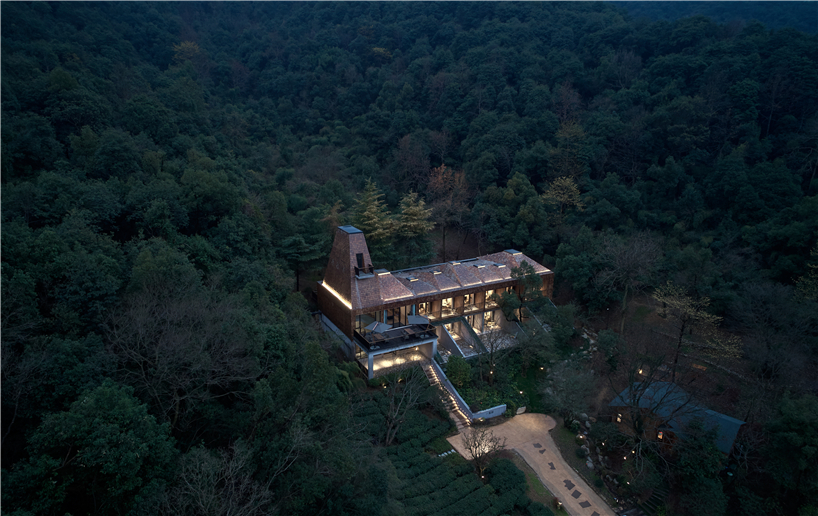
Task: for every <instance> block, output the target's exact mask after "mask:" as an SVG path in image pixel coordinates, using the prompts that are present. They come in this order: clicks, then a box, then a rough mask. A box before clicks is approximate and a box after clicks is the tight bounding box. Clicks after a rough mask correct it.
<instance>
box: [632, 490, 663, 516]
mask: <svg viewBox="0 0 818 516" xmlns="http://www.w3.org/2000/svg"><path fill="white" fill-rule="evenodd" d="M669 494H670V491H669V490H668V489H667V487H664V486H662V487H657V488H654V489H653V493H652V494H651V497H650V498H648V499H647V500H645V501H644V502H642V503H640V504H639V508H640V509H642V510H643V511H645V513H647V514H650V515H651V516H653V515H655V514H657V513H658V512H659V508H660V507H662V506H663V505H664V504H665V500H667V497H668V495H669Z"/></svg>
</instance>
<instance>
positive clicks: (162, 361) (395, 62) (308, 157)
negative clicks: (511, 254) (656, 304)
mask: <svg viewBox="0 0 818 516" xmlns="http://www.w3.org/2000/svg"><path fill="white" fill-rule="evenodd" d="M812 5H814V4H812ZM754 17H756V18H758V19H761V22H757V21H753V22H747V23H744V22H731V23H729V24H721V23H717V22H715V21H713V20H711V19H710V18H707V17H704V16H693V17H686V18H680V19H676V20H673V21H667V20H658V21H650V20H648V19H646V18H638V19H637V18H635V17H633V16H631V15H630V14H628V11H627V10H626V9H625V8H624V7H622V6H617V5H616V4H613V3H595V2H577V3H571V2H558V3H534V2H531V3H528V2H526V3H512V2H498V3H490V2H479V3H467V2H456V3H445V2H434V3H431V2H429V3H414V2H407V3H392V2H388V3H374V2H373V3H355V2H344V3H340V2H339V3H334V2H319V3H307V2H298V3H285V2H265V3H246V2H223V3H207V2H179V3H175V2H157V3H136V2H115V3H114V2H111V3H108V2H94V3H82V2H53V3H46V2H3V3H2V77H0V80H2V90H1V93H2V162H1V163H0V167H1V168H0V170H1V171H2V191H3V203H2V387H3V389H2V439H3V440H2V468H3V474H2V477H3V486H2V487H3V489H2V502H3V506H4V507H3V508H4V510H5V511H6V512H8V513H9V514H17V515H24V514H65V513H71V514H124V513H134V514H139V513H145V514H157V513H162V514H205V513H206V514H227V513H231V514H233V513H236V514H262V513H280V514H304V515H318V514H326V515H330V514H334V515H335V514H337V515H342V514H367V515H372V516H375V515H378V514H407V515H408V514H432V513H437V514H456V512H455V511H454V509H453V507H454V506H447V505H445V503H448V502H445V500H443V501H441V500H440V499H439V498H434V501H435V502H434V503H438V505H433V504H432V501H431V500H432V499H431V498H430V501H429V502H428V504H427V503H424V504H420V503H415V502H412V500H415V499H416V498H418V497H419V495H418V494H417V493H414V494H412V491H411V489H409V488H408V487H406V485H408V484H407V482H409V480H411V479H412V478H414V477H413V475H415V474H416V473H417V474H419V473H418V472H419V471H421V470H422V469H423V468H426V467H427V465H426V464H427V462H428V456H426V454H423V453H419V454H416V453H415V452H416V448H417V447H418V446H421V447H422V446H424V445H426V443H428V442H432V441H433V440H434V439H435V438H437V437H439V436H440V435H442V433H441V432H444V430H446V429H445V428H442V427H441V428H442V429H441V428H438V426H436V425H437V423H435V421H436V420H435V419H434V418H435V417H437V416H436V415H435V414H437V412H440V407H439V406H438V405H439V403H438V402H437V401H435V399H434V396H430V397H429V400H428V402H426V404H425V405H420V406H419V407H420V408H423V410H424V412H421V411H420V409H418V410H417V411H415V412H413V413H412V415H411V417H409V419H407V421H408V422H407V423H404V425H405V427H406V428H405V429H404V430H403V432H402V433H401V432H400V431H399V432H398V434H397V442H398V443H399V444H397V445H393V446H388V447H387V446H384V445H383V444H384V443H383V439H382V434H383V425H384V424H385V423H384V421H383V420H382V418H381V420H379V417H380V416H379V414H381V412H382V410H381V409H382V408H383V406H384V404H385V403H386V404H388V400H387V397H388V394H385V393H381V392H380V390H375V392H374V393H373V392H372V390H371V389H369V390H367V388H366V387H365V386H364V385H361V384H363V382H362V381H361V380H360V379H359V377H358V376H357V374H356V369H355V366H354V365H352V364H348V363H344V362H343V361H342V357H341V356H340V353H339V352H338V345H337V342H336V341H335V340H334V339H333V338H330V337H329V336H328V335H325V334H324V333H323V332H321V331H320V329H319V327H318V326H317V324H316V323H315V321H314V318H313V317H311V315H310V313H311V311H312V310H315V306H314V304H312V303H313V298H312V296H311V294H312V292H313V290H314V289H315V283H314V282H315V280H317V279H320V278H321V268H322V267H323V266H324V264H325V261H326V258H327V255H328V253H329V249H330V245H331V238H332V235H333V230H334V228H335V226H337V225H338V224H341V223H345V224H348V223H351V224H355V225H356V226H358V227H360V228H361V229H363V230H364V231H365V233H366V235H367V240H368V241H369V243H370V248H371V251H372V256H373V259H376V260H377V261H378V262H379V263H375V266H376V267H377V266H384V267H390V268H397V267H405V266H410V265H417V264H421V263H428V262H431V261H433V260H435V259H437V260H446V259H452V258H454V257H458V258H460V257H463V258H465V257H468V256H466V253H468V252H470V251H472V250H475V251H477V252H480V253H484V252H491V251H494V250H501V249H508V248H515V249H518V250H520V251H522V252H524V253H526V254H527V255H528V256H530V257H532V258H533V259H535V260H538V261H540V262H541V263H543V264H545V265H546V266H548V267H550V268H552V269H553V270H554V271H555V273H556V276H557V286H556V292H555V299H554V302H555V303H557V305H560V306H561V307H562V306H563V305H564V306H569V307H570V308H569V309H567V310H565V309H563V310H562V311H561V313H562V314H566V313H569V314H573V316H572V317H573V318H575V320H576V327H577V328H579V327H580V326H583V325H587V326H588V327H589V328H590V327H594V328H596V329H601V328H603V327H605V328H608V327H610V328H611V329H614V330H616V334H617V335H618V336H617V337H616V338H614V340H613V341H611V340H609V341H608V342H609V343H610V342H614V344H611V347H609V348H607V351H606V352H607V353H608V365H609V366H610V368H611V369H615V367H613V366H612V365H611V364H612V363H613V362H615V360H612V359H613V358H615V357H616V356H617V352H615V351H612V350H613V349H614V348H617V347H618V348H617V349H619V350H620V352H621V353H624V352H625V351H626V350H628V349H633V346H634V345H635V344H633V342H635V341H638V340H639V339H640V338H644V335H643V332H642V333H640V331H641V330H640V323H639V321H638V318H635V317H633V316H632V314H633V310H634V306H635V305H636V304H638V303H640V302H643V301H644V300H645V299H654V298H652V297H650V295H651V294H652V293H653V292H654V290H655V291H656V292H658V293H659V294H658V295H659V297H658V298H656V299H667V297H665V298H662V297H661V295H668V294H673V293H676V298H675V299H677V300H678V299H690V300H694V301H697V302H699V304H698V305H697V306H701V307H703V310H705V311H707V313H708V314H709V315H710V316H712V318H711V319H709V320H710V321H711V322H713V323H714V324H716V325H717V326H718V330H719V331H720V332H725V333H728V334H729V335H730V336H731V339H732V340H731V342H732V344H731V345H732V346H733V348H732V349H734V350H736V352H735V353H722V358H724V359H725V360H729V361H730V362H723V363H720V364H722V367H727V366H729V367H730V368H731V370H738V371H739V372H740V374H741V376H742V378H744V379H745V380H746V381H745V382H744V383H743V384H742V385H743V387H742V388H741V389H736V391H735V392H736V394H735V396H734V397H733V398H731V401H730V402H729V403H728V406H727V407H726V408H723V409H722V410H724V411H728V412H729V411H731V410H732V411H733V412H732V413H731V415H733V416H735V417H737V418H740V419H742V420H744V421H747V422H748V427H751V429H752V432H751V438H748V439H747V440H746V442H745V446H744V447H742V448H741V450H743V451H744V454H743V455H742V456H741V457H739V458H731V461H732V462H731V464H733V465H734V467H735V468H736V469H734V470H733V471H735V475H733V473H731V474H730V478H729V479H727V478H726V477H723V476H719V468H720V466H719V464H716V465H715V466H714V467H711V469H709V470H706V471H705V470H702V469H697V467H695V466H693V465H692V463H694V462H696V460H697V459H696V456H695V455H691V457H693V459H690V461H689V463H684V461H682V460H680V462H676V463H674V464H675V465H674V468H675V469H673V470H672V471H673V473H671V474H670V476H669V477H668V478H669V482H670V483H671V484H672V485H673V486H674V489H677V490H678V491H679V492H682V493H685V492H687V493H695V494H696V496H700V497H701V499H703V500H706V501H713V500H715V501H714V502H713V503H708V504H707V506H706V507H694V506H692V505H685V504H684V503H682V502H680V503H678V504H676V505H675V506H674V510H676V511H679V512H680V513H685V512H686V513H687V514H719V516H721V515H723V514H757V513H760V512H764V513H767V514H800V515H801V516H804V515H808V514H809V515H812V514H816V511H818V509H816V507H815V505H816V504H815V503H814V501H815V500H816V499H818V455H817V454H816V453H818V452H816V450H818V398H816V394H818V376H816V374H815V370H816V367H818V304H817V303H818V177H816V172H818V37H816V36H815V35H814V34H807V33H804V32H800V31H798V30H795V29H791V28H776V29H771V28H769V27H767V26H765V25H764V24H763V23H762V22H765V20H764V19H763V17H762V16H761V15H755V16H754ZM813 32H814V31H813ZM435 254H436V256H435ZM663 288H664V289H665V290H662V289H663ZM664 306H665V307H667V306H668V304H665V305H664ZM670 306H672V302H671V303H670ZM612 314H613V315H612ZM667 320H668V321H670V320H671V317H670V316H668V318H667ZM571 326H572V325H571V324H569V325H568V328H569V333H570V331H571ZM684 334H685V327H684V326H682V329H681V333H679V338H678V342H679V348H681V346H682V337H683V335H684ZM608 335H609V336H610V333H609V334H608ZM575 337H576V336H575ZM555 338H556V337H555ZM576 339H578V337H576V338H575V340H574V342H576ZM617 339H619V341H618V343H616V340H617ZM736 339H737V340H736ZM736 342H738V344H736ZM552 344H553V343H552ZM566 345H567V346H570V345H571V344H570V339H567V338H566ZM629 346H631V347H629ZM679 348H677V351H676V359H677V360H678V358H679V351H678V349H679ZM620 362H621V363H625V362H626V359H625V358H624V357H623V358H622V359H621V360H620ZM725 364H726V365H725ZM350 366H352V367H350ZM620 370H621V368H620ZM602 373H603V371H602V370H601V369H596V374H597V375H600V374H602ZM674 373H675V371H674ZM601 381H602V380H601ZM386 390H388V389H385V391H386ZM722 390H724V389H723V388H722ZM390 392H391V391H390ZM731 392H732V391H731ZM379 407H380V408H379ZM379 411H380V412H379ZM443 414H444V415H445V411H443ZM429 418H431V419H429ZM424 425H425V426H424ZM412 428H414V429H415V430H417V432H421V433H422V435H424V436H425V437H424V438H422V439H421V438H417V437H416V436H415V434H413V433H412V432H410V429H412ZM418 429H420V430H418ZM424 429H425V430H424ZM702 449H706V448H702ZM424 461H427V462H424ZM401 464H403V465H405V466H406V468H410V467H411V468H414V469H411V472H412V473H411V474H409V473H405V472H404V470H403V469H401V468H402V467H403V466H401ZM432 467H437V466H433V465H432V464H431V463H429V465H428V468H432ZM440 467H441V468H443V466H440ZM445 467H446V468H449V469H446V471H442V472H438V474H439V475H444V476H442V477H438V478H437V480H438V481H440V478H446V479H449V481H454V479H458V480H457V482H455V484H457V485H459V486H461V487H462V488H463V489H464V490H465V489H471V490H472V491H473V492H475V493H477V492H479V493H481V495H480V496H482V498H480V500H481V501H480V502H479V503H480V504H483V505H480V506H479V507H469V508H465V509H462V510H463V511H466V512H463V514H480V513H485V514H497V515H499V514H545V513H544V512H542V513H538V512H536V511H537V510H539V509H536V508H535V504H533V503H532V504H531V505H528V502H527V501H525V500H523V498H524V497H520V498H518V493H517V492H516V491H514V489H516V487H515V488H512V487H504V486H511V485H516V484H514V482H516V481H517V480H516V478H517V477H515V476H514V475H516V473H515V472H514V471H511V470H513V468H511V469H509V468H508V467H507V464H505V463H500V464H499V465H497V466H495V471H493V472H491V471H490V473H489V475H488V476H489V480H487V481H486V482H491V484H486V485H488V486H489V487H488V488H486V487H485V486H483V485H482V483H481V482H480V481H479V479H477V477H474V478H471V476H469V475H466V473H465V471H466V470H468V467H465V466H463V464H457V463H452V465H449V466H445ZM464 468H465V469H464ZM444 469H445V468H444ZM406 471H410V470H409V469H407V470H406ZM423 471H426V470H423ZM435 471H438V470H435ZM509 478H511V479H512V480H513V481H512V480H509ZM472 483H476V484H474V485H472ZM443 485H446V484H445V483H443V484H440V485H439V486H438V487H440V486H443ZM701 486H705V488H701ZM472 491H469V492H472ZM407 493H409V494H407ZM702 493H703V494H702ZM413 496H414V497H415V498H412V497H413ZM508 500H512V502H510V503H507V501H508ZM514 500H518V501H517V502H514ZM810 501H812V503H813V505H812V506H810V505H809V502H810ZM474 503H477V502H474ZM515 503H516V505H515ZM447 507H448V508H447ZM468 511H471V512H468ZM525 511H528V512H525ZM799 511H800V512H799Z"/></svg>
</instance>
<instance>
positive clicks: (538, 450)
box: [449, 414, 616, 516]
mask: <svg viewBox="0 0 818 516" xmlns="http://www.w3.org/2000/svg"><path fill="white" fill-rule="evenodd" d="M556 424H557V423H556V421H554V419H553V418H552V417H549V416H546V415H545V414H520V415H519V416H515V417H513V418H511V419H510V420H508V421H506V422H505V423H503V424H501V425H497V426H493V427H491V430H492V431H493V432H494V435H496V436H499V437H501V438H502V437H505V438H506V448H509V449H514V450H515V451H516V452H517V453H519V454H520V456H521V457H522V458H523V459H524V460H525V461H526V462H527V463H528V465H529V466H531V469H533V470H534V472H535V473H536V474H537V476H539V477H540V480H541V481H542V483H543V484H545V487H547V488H548V490H549V491H551V493H552V494H553V495H554V496H556V497H557V498H559V499H560V501H562V504H563V506H564V507H565V509H566V510H567V511H568V513H569V514H571V515H572V516H616V513H615V512H614V511H613V509H611V508H610V506H609V505H608V504H607V503H605V501H604V500H603V499H602V498H601V497H600V496H599V495H598V494H596V492H595V491H594V490H593V489H591V488H590V487H589V486H588V484H586V483H585V480H584V479H583V478H582V477H581V476H579V474H578V473H577V472H576V471H574V470H573V469H571V467H570V466H569V465H568V464H567V463H566V462H565V461H564V460H563V458H562V455H561V454H560V451H559V449H558V448H557V445H556V444H555V443H554V440H553V439H552V438H551V434H550V433H549V430H551V429H552V428H554V426H556ZM466 431H468V430H466ZM449 442H450V443H451V444H452V446H454V448H455V449H456V450H457V451H458V453H460V455H462V456H464V457H466V458H468V455H467V453H466V450H465V448H464V447H463V434H457V435H455V436H452V437H449Z"/></svg>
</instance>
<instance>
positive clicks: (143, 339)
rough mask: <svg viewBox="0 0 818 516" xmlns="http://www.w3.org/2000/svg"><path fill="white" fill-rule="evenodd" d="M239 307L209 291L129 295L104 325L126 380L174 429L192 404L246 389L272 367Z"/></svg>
mask: <svg viewBox="0 0 818 516" xmlns="http://www.w3.org/2000/svg"><path fill="white" fill-rule="evenodd" d="M241 320H242V315H241V310H240V309H239V307H238V306H237V305H236V304H235V303H234V301H232V300H230V299H216V298H215V296H214V295H212V294H211V293H208V292H202V293H198V292H196V293H194V292H189V293H188V295H187V296H178V297H177V296H172V297H167V296H164V295H155V294H153V293H151V292H140V293H136V294H134V295H131V296H129V297H128V298H126V300H125V302H124V303H123V305H122V307H121V308H120V309H119V310H117V311H115V312H114V313H113V314H112V315H111V316H110V317H109V319H108V321H107V323H106V325H105V329H106V337H107V340H108V342H109V346H110V349H111V351H112V353H113V354H114V355H115V356H116V357H117V359H118V361H119V370H120V374H121V375H122V377H123V379H124V380H125V381H126V382H127V383H128V384H130V385H133V386H134V387H135V388H136V390H137V392H138V393H139V394H141V395H142V396H143V397H146V398H148V399H152V400H153V402H154V405H155V406H156V408H157V409H158V410H159V412H160V413H162V414H163V415H164V416H165V417H166V418H167V420H168V421H170V422H171V425H172V426H174V427H177V426H178V425H179V424H180V422H181V419H182V417H183V416H184V415H185V413H186V412H187V410H188V409H189V407H191V406H192V405H194V404H197V403H200V402H201V401H203V400H206V399H212V398H215V397H220V396H230V395H243V394H242V393H245V394H246V389H245V387H246V384H245V383H244V382H247V381H252V380H254V379H256V378H258V377H259V375H260V374H262V373H263V372H264V370H269V367H270V365H269V364H265V363H264V362H263V361H262V362H261V363H260V362H259V360H258V359H259V358H263V357H258V356H254V352H253V347H254V345H253V343H252V337H251V336H250V335H248V334H247V333H246V332H245V330H244V326H243V324H242V323H241Z"/></svg>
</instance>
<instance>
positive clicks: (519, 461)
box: [500, 450, 568, 514]
mask: <svg viewBox="0 0 818 516" xmlns="http://www.w3.org/2000/svg"><path fill="white" fill-rule="evenodd" d="M500 456H501V457H503V458H504V459H509V460H510V461H511V462H513V463H514V465H515V466H517V469H519V470H520V471H522V472H523V473H525V480H526V483H527V484H528V490H527V491H526V494H527V495H528V497H529V498H530V499H531V500H532V501H534V502H540V503H541V504H543V505H545V506H546V507H548V508H549V509H551V512H554V508H553V507H554V495H552V494H551V491H549V490H548V488H546V487H545V486H544V485H543V483H542V482H541V481H540V478H539V477H538V476H537V474H536V473H534V470H533V469H531V466H529V465H528V463H527V462H526V461H525V460H523V458H522V457H520V456H519V455H518V454H517V453H516V452H514V451H511V450H505V451H503V452H502V453H501V454H500ZM555 514H568V513H567V512H565V510H564V509H563V510H560V511H559V512H556V513H555Z"/></svg>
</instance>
